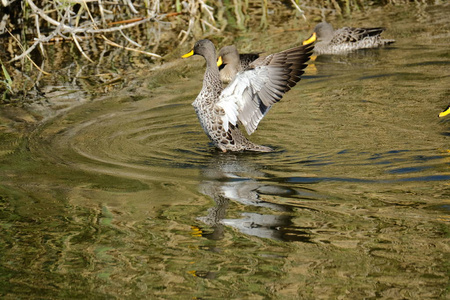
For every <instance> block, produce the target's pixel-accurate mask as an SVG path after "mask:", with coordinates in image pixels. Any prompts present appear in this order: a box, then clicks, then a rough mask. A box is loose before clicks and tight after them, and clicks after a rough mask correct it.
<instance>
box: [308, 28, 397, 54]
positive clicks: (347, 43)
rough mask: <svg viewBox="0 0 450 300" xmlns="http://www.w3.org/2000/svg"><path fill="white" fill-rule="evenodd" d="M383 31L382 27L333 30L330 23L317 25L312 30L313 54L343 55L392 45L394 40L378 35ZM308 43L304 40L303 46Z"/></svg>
mask: <svg viewBox="0 0 450 300" xmlns="http://www.w3.org/2000/svg"><path fill="white" fill-rule="evenodd" d="M384 30H385V28H383V27H372V28H353V27H343V28H340V29H337V30H334V28H333V26H332V25H331V24H330V23H327V22H322V23H319V24H317V25H316V27H315V28H314V33H316V35H317V42H316V45H315V48H314V54H316V55H320V54H345V53H348V52H351V51H355V50H359V49H367V48H378V47H382V46H385V45H389V44H392V43H394V42H395V40H391V39H382V38H381V36H380V35H381V33H382V32H383V31H384ZM308 42H309V40H306V41H305V42H304V44H305V43H308Z"/></svg>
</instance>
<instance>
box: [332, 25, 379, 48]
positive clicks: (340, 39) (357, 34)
mask: <svg viewBox="0 0 450 300" xmlns="http://www.w3.org/2000/svg"><path fill="white" fill-rule="evenodd" d="M384 30H385V28H382V27H374V28H352V27H343V28H341V29H338V30H336V31H335V32H334V35H333V38H332V39H331V42H330V43H336V44H340V43H356V42H358V41H361V40H362V39H364V38H366V37H373V36H379V35H380V34H381V33H382V32H383V31H384Z"/></svg>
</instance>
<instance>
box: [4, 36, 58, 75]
mask: <svg viewBox="0 0 450 300" xmlns="http://www.w3.org/2000/svg"><path fill="white" fill-rule="evenodd" d="M6 31H7V32H8V33H9V35H10V36H11V37H12V38H13V39H14V40H15V41H16V42H17V43H18V45H19V47H20V49H21V50H22V51H24V53H23V54H24V56H26V58H28V59H29V60H30V62H31V63H32V64H33V66H35V67H36V69H38V70H39V72H42V73H43V74H45V75H50V73H47V72H45V71H44V70H42V69H41V68H39V66H38V65H36V63H35V62H34V61H33V60H32V59H31V57H29V56H28V54H27V53H26V51H25V49H24V48H23V46H22V44H21V43H20V41H19V40H18V39H17V38H16V37H15V36H14V35H13V34H12V33H11V31H9V30H8V29H7V30H6ZM35 47H36V46H35ZM30 52H31V51H30ZM28 53H29V52H28ZM11 61H12V60H10V61H9V62H11Z"/></svg>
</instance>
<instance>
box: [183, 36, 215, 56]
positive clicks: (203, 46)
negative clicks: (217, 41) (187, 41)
mask: <svg viewBox="0 0 450 300" xmlns="http://www.w3.org/2000/svg"><path fill="white" fill-rule="evenodd" d="M192 55H201V56H203V57H205V58H206V57H208V56H210V55H213V56H214V59H215V56H216V48H215V47H214V44H213V43H212V42H211V41H210V40H207V39H204V40H199V41H197V42H196V43H195V45H194V48H193V49H192V50H191V51H190V52H188V53H186V54H185V55H183V56H182V58H186V57H190V56H192Z"/></svg>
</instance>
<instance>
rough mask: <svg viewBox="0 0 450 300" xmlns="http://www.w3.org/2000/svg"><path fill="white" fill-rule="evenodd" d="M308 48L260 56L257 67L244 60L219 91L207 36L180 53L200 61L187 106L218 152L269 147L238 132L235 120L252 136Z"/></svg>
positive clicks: (293, 79)
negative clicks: (199, 80) (198, 84)
mask: <svg viewBox="0 0 450 300" xmlns="http://www.w3.org/2000/svg"><path fill="white" fill-rule="evenodd" d="M313 48H314V46H313V45H312V44H308V45H303V46H298V47H294V48H291V49H288V50H285V51H282V52H278V53H274V54H271V55H269V56H267V57H264V58H260V62H259V63H258V65H256V66H255V65H252V64H250V68H249V69H248V70H246V71H244V72H239V73H238V74H237V75H236V77H235V78H234V79H233V80H232V82H230V84H229V85H228V86H227V87H226V88H225V89H224V88H223V87H222V82H221V80H220V74H219V68H218V67H217V57H216V49H215V47H214V44H213V43H212V42H211V41H210V40H207V39H204V40H200V41H197V42H196V43H195V45H194V48H193V49H192V50H191V51H190V52H189V53H186V54H185V55H183V56H182V57H183V58H186V57H190V56H192V55H200V56H203V58H204V59H205V60H206V71H205V75H204V78H203V87H202V90H201V91H200V93H199V94H198V96H197V98H196V99H195V101H194V102H193V103H192V105H193V106H194V109H195V112H196V113H197V116H198V119H199V121H200V124H201V126H202V127H203V130H204V131H205V133H206V135H207V136H208V137H209V138H210V139H211V141H212V142H213V144H214V145H215V146H216V147H217V148H219V149H220V150H222V151H223V152H226V151H244V150H250V151H260V152H270V151H273V149H272V148H270V147H267V146H261V145H257V144H255V143H253V142H251V141H249V140H248V139H247V138H246V137H245V136H244V135H243V133H242V132H241V131H240V130H239V128H238V126H239V125H238V120H239V121H240V123H241V124H242V125H243V126H244V127H245V129H246V131H247V133H248V134H249V135H250V134H252V133H253V132H254V131H255V130H256V128H257V126H258V124H259V122H260V121H261V119H262V118H263V117H264V116H265V114H266V113H267V112H268V111H269V109H270V108H271V107H272V105H273V104H274V103H276V102H278V101H280V100H281V98H282V97H283V95H284V93H286V92H287V91H289V90H290V89H291V88H292V87H294V86H295V85H296V84H297V82H298V81H300V77H301V75H302V74H303V73H304V71H303V69H304V68H305V67H306V62H307V61H308V60H309V57H310V56H311V53H312V51H313Z"/></svg>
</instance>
